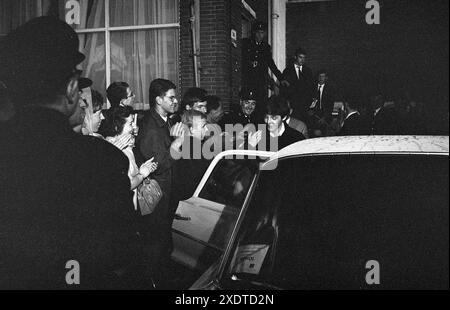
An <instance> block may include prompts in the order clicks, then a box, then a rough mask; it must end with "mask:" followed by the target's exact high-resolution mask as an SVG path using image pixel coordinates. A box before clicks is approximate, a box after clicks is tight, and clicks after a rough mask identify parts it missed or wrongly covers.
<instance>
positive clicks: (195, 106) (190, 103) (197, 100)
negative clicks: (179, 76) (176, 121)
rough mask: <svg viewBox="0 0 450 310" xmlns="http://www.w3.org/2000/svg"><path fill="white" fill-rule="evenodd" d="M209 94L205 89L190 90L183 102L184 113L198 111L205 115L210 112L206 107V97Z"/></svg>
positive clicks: (195, 88)
mask: <svg viewBox="0 0 450 310" xmlns="http://www.w3.org/2000/svg"><path fill="white" fill-rule="evenodd" d="M207 94H208V92H207V91H206V90H204V89H203V88H199V87H192V88H189V89H188V90H187V91H186V92H185V93H184V96H183V99H182V100H181V106H182V111H185V110H186V111H189V110H197V111H200V112H202V113H204V114H206V113H207V112H208V110H207V108H206V105H207V102H206V96H207Z"/></svg>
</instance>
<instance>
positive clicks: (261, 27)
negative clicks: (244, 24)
mask: <svg viewBox="0 0 450 310" xmlns="http://www.w3.org/2000/svg"><path fill="white" fill-rule="evenodd" d="M259 30H264V31H266V30H267V25H266V23H264V22H262V21H260V20H257V21H255V22H254V23H253V25H252V32H256V31H259Z"/></svg>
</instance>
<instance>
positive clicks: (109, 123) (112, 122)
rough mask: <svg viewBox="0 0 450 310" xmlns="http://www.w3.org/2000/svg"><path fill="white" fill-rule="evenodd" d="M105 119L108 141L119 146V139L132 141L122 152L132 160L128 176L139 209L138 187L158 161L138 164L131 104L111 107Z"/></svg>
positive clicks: (152, 170) (104, 124)
mask: <svg viewBox="0 0 450 310" xmlns="http://www.w3.org/2000/svg"><path fill="white" fill-rule="evenodd" d="M105 114H106V115H105V120H104V123H103V126H102V127H103V129H104V132H103V133H104V135H105V138H106V140H107V141H108V142H110V143H112V144H114V145H116V146H117V143H118V142H119V141H123V140H127V141H130V143H129V144H127V145H126V146H125V147H123V148H122V152H123V153H124V154H125V155H126V156H127V157H128V160H129V162H130V165H129V169H128V177H129V178H130V183H131V189H132V190H133V191H134V197H133V202H134V206H135V208H136V210H137V187H138V186H139V185H140V184H141V183H142V182H143V181H144V179H145V178H147V177H148V176H149V175H150V173H152V172H154V171H155V170H156V168H157V167H158V163H154V162H153V158H151V159H150V160H148V161H146V162H145V163H143V164H142V165H141V166H140V167H138V166H137V164H136V160H135V157H134V154H133V148H134V135H133V130H134V129H133V128H134V126H133V123H134V116H135V115H134V111H133V109H132V108H131V107H129V106H125V107H122V106H118V107H113V108H111V109H109V110H108V111H107V112H106V113H105Z"/></svg>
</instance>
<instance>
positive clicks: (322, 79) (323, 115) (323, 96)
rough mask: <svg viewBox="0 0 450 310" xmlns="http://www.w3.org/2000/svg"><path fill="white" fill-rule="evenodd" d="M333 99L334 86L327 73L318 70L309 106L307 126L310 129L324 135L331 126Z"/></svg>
mask: <svg viewBox="0 0 450 310" xmlns="http://www.w3.org/2000/svg"><path fill="white" fill-rule="evenodd" d="M334 101H335V87H334V86H333V85H332V84H331V83H330V82H329V81H328V74H327V72H326V71H325V70H320V71H319V72H318V76H317V84H316V86H315V89H314V95H313V102H312V104H311V106H310V107H309V111H308V115H309V126H310V128H311V129H312V130H314V131H316V132H320V133H321V134H320V135H321V136H325V135H327V134H328V132H329V128H330V127H331V126H330V125H331V121H332V120H333V108H334Z"/></svg>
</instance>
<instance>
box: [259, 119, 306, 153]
mask: <svg viewBox="0 0 450 310" xmlns="http://www.w3.org/2000/svg"><path fill="white" fill-rule="evenodd" d="M284 128H285V130H284V132H283V134H282V135H281V136H279V137H278V138H273V137H271V136H270V133H269V131H268V130H267V135H266V137H267V140H266V141H267V143H268V144H267V145H266V150H268V151H274V152H276V151H278V150H281V149H283V148H285V147H286V146H288V145H291V144H292V143H295V142H298V141H302V140H304V139H305V137H304V136H303V135H302V134H301V133H300V132H298V131H297V130H295V129H293V128H291V127H290V126H289V125H287V124H284ZM274 139H277V140H278V141H277V142H276V143H274V142H273V140H274ZM271 145H278V147H277V149H271Z"/></svg>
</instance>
